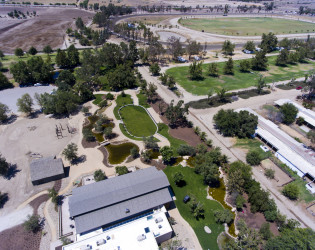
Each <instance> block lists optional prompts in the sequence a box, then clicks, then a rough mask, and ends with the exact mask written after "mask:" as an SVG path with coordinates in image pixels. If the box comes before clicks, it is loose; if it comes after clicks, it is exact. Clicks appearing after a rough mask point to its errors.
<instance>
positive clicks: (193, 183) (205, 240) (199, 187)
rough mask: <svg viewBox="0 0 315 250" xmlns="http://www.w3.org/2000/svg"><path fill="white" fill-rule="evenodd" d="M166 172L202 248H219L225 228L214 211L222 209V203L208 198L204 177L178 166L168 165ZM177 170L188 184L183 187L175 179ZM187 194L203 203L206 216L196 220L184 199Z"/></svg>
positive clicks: (180, 210) (179, 206)
mask: <svg viewBox="0 0 315 250" xmlns="http://www.w3.org/2000/svg"><path fill="white" fill-rule="evenodd" d="M164 172H165V174H166V175H167V178H168V180H169V182H170V184H171V186H172V189H173V191H174V193H175V196H176V200H175V204H176V207H177V208H178V210H179V212H180V214H181V216H182V217H183V218H184V219H185V220H186V221H187V222H188V223H189V224H190V226H191V227H192V228H193V230H194V231H195V233H196V235H197V237H198V240H199V242H200V244H201V247H202V249H212V250H213V249H219V247H218V244H217V237H218V235H219V234H220V233H221V232H222V231H223V230H224V228H223V226H222V225H221V224H217V223H216V222H215V219H214V214H213V212H214V211H215V210H222V209H223V208H222V206H221V204H220V203H218V202H216V201H214V200H209V199H207V198H206V197H207V186H206V185H204V182H203V178H202V176H200V175H197V174H196V173H195V172H194V170H193V169H192V168H188V167H186V168H183V167H180V166H177V167H170V166H169V167H167V168H166V169H164ZM176 172H182V174H183V175H184V180H185V181H186V185H185V186H183V187H177V186H176V185H175V183H174V181H173V175H174V174H175V173H176ZM186 195H189V196H190V197H195V198H196V200H198V201H199V202H201V203H203V205H204V206H203V208H204V210H205V213H204V214H205V217H204V218H203V219H202V218H200V219H199V220H196V219H195V218H194V217H193V216H192V214H191V212H190V207H189V202H188V203H187V204H185V203H184V202H183V199H184V197H185V196H186ZM205 226H208V227H209V228H210V229H211V231H212V232H211V234H207V233H206V232H205V230H204V227H205Z"/></svg>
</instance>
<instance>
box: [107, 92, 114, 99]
mask: <svg viewBox="0 0 315 250" xmlns="http://www.w3.org/2000/svg"><path fill="white" fill-rule="evenodd" d="M106 100H114V95H113V94H112V93H107V94H106Z"/></svg>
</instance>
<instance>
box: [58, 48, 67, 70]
mask: <svg viewBox="0 0 315 250" xmlns="http://www.w3.org/2000/svg"><path fill="white" fill-rule="evenodd" d="M56 64H57V66H58V67H60V68H67V67H69V64H70V62H69V59H68V56H67V54H66V52H65V51H64V50H61V49H58V50H57V55H56Z"/></svg>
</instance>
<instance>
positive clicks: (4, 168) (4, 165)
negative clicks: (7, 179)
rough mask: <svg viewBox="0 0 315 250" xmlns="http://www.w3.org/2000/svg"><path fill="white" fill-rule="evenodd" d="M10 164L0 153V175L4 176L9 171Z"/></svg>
mask: <svg viewBox="0 0 315 250" xmlns="http://www.w3.org/2000/svg"><path fill="white" fill-rule="evenodd" d="M9 169H10V164H9V163H8V162H7V161H6V159H5V158H4V157H3V156H2V155H1V154H0V175H1V176H3V177H4V176H6V175H7V174H8V172H9Z"/></svg>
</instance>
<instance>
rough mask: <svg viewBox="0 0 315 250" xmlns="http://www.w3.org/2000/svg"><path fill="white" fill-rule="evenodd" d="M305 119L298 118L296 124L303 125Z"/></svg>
mask: <svg viewBox="0 0 315 250" xmlns="http://www.w3.org/2000/svg"><path fill="white" fill-rule="evenodd" d="M304 122H305V120H304V118H303V117H298V118H297V119H296V124H297V125H299V126H302V125H303V124H304Z"/></svg>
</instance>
